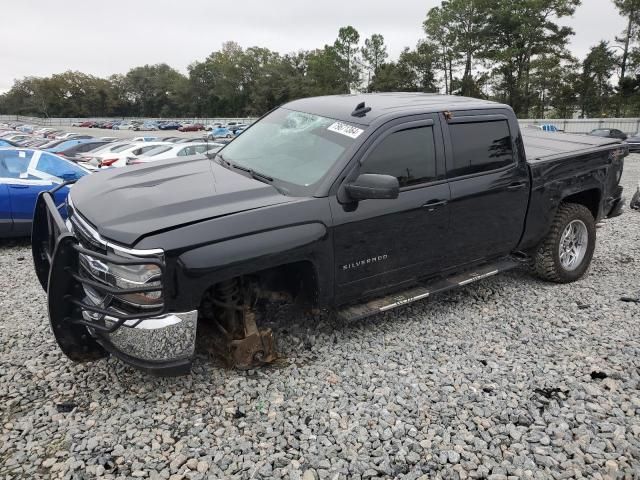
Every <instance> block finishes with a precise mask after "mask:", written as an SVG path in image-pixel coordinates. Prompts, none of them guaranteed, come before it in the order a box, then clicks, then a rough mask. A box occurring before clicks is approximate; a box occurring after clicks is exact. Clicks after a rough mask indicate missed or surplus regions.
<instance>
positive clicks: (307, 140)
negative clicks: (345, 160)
mask: <svg viewBox="0 0 640 480" xmlns="http://www.w3.org/2000/svg"><path fill="white" fill-rule="evenodd" d="M362 132H363V130H362V129H361V128H358V127H355V126H353V125H350V124H347V123H344V122H338V121H336V120H334V119H331V118H326V117H321V116H318V115H313V114H310V113H303V112H296V111H293V110H288V109H285V108H279V109H278V110H276V111H274V112H272V113H270V114H269V115H267V116H266V117H265V118H263V119H262V120H260V121H259V122H257V123H256V124H255V125H253V126H252V127H251V128H250V129H248V130H246V131H245V132H244V133H243V134H242V135H241V136H240V137H238V138H236V139H235V140H234V141H233V142H231V143H230V144H229V145H227V146H226V147H225V148H224V149H223V150H222V151H221V153H222V156H223V157H224V160H225V161H228V162H231V163H232V164H237V165H238V166H240V167H243V168H249V169H251V170H254V171H255V172H258V173H260V174H262V175H266V176H268V177H271V178H273V179H274V181H280V182H283V183H285V184H290V185H293V186H297V187H309V186H311V185H313V184H315V183H317V182H318V181H320V180H321V179H322V177H323V176H324V175H325V174H326V173H327V172H328V171H329V169H330V168H331V167H332V166H333V165H334V164H335V163H336V161H337V160H338V158H340V156H341V155H342V154H343V152H344V151H345V150H346V149H347V148H348V147H349V146H350V145H351V144H353V142H354V141H355V139H356V138H357V137H358V136H359V135H360V134H361V133H362Z"/></svg>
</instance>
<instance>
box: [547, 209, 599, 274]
mask: <svg viewBox="0 0 640 480" xmlns="http://www.w3.org/2000/svg"><path fill="white" fill-rule="evenodd" d="M595 246H596V226H595V221H594V218H593V215H592V214H591V212H590V211H589V209H588V208H586V207H585V206H584V205H578V204H575V203H563V204H561V205H560V207H558V211H557V212H556V216H555V218H554V219H553V222H552V224H551V229H550V230H549V233H548V234H547V236H546V237H545V239H544V240H543V241H542V243H540V245H539V246H538V249H537V250H536V253H535V256H534V271H535V273H536V274H537V275H538V276H539V277H541V278H542V279H544V280H549V281H551V282H557V283H569V282H574V281H576V280H578V279H579V278H581V277H582V276H583V275H584V274H585V273H586V271H587V270H588V269H589V265H590V264H591V259H592V258H593V251H594V249H595Z"/></svg>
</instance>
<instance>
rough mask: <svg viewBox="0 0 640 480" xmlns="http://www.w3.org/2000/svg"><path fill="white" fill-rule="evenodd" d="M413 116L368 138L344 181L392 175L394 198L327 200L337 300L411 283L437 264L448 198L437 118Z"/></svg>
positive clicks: (445, 230)
mask: <svg viewBox="0 0 640 480" xmlns="http://www.w3.org/2000/svg"><path fill="white" fill-rule="evenodd" d="M415 118H416V117H412V119H411V121H408V120H400V121H395V122H393V124H392V125H391V126H390V127H387V128H385V129H384V131H383V132H381V133H380V134H379V135H378V136H376V137H375V138H373V140H370V143H369V145H368V146H365V147H364V148H365V153H364V155H363V156H362V157H361V158H360V159H359V161H358V162H357V165H355V167H354V170H353V171H351V172H350V173H349V174H347V180H345V181H349V180H351V179H354V178H355V177H357V175H359V174H362V173H377V174H385V175H393V176H396V177H397V178H398V181H399V184H400V194H399V196H398V198H396V199H392V200H363V201H360V202H357V203H351V204H344V203H343V204H341V203H340V202H339V200H338V198H337V196H332V197H331V200H330V205H331V211H332V215H333V220H334V229H333V232H334V233H333V235H334V238H333V243H334V252H335V253H334V258H335V262H336V264H335V283H336V291H335V298H336V303H338V304H341V303H347V302H349V301H353V300H358V299H360V298H361V297H363V296H374V295H377V294H380V293H383V292H384V291H385V290H388V289H389V287H391V288H393V287H394V286H395V287H397V286H400V285H403V284H411V283H415V281H416V280H417V279H418V278H420V277H426V276H429V275H432V274H434V273H436V272H437V271H438V270H439V269H440V268H441V267H442V265H441V263H442V255H441V252H442V250H443V247H444V244H445V242H446V238H447V233H448V228H449V209H448V205H447V204H448V201H449V197H450V193H449V185H448V183H447V182H446V179H445V173H446V172H445V160H444V151H443V145H442V133H441V130H440V123H439V119H438V118H437V117H436V116H435V115H423V116H420V117H418V118H420V120H415ZM383 128H384V127H383Z"/></svg>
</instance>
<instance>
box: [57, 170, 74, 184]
mask: <svg viewBox="0 0 640 480" xmlns="http://www.w3.org/2000/svg"><path fill="white" fill-rule="evenodd" d="M60 178H61V179H62V180H64V181H65V182H72V181H74V180H78V175H77V174H75V173H74V172H64V173H63V174H62V175H60Z"/></svg>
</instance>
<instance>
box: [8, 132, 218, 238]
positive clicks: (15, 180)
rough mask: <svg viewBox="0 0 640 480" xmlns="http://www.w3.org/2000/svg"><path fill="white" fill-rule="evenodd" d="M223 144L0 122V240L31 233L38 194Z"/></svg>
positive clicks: (58, 196)
mask: <svg viewBox="0 0 640 480" xmlns="http://www.w3.org/2000/svg"><path fill="white" fill-rule="evenodd" d="M27 132H28V133H27ZM224 141H225V142H228V140H224ZM222 146H223V144H222V143H217V142H211V141H208V140H207V139H203V138H180V137H175V136H173V137H171V136H163V137H151V136H139V137H133V138H121V139H116V138H114V137H92V136H90V135H77V134H70V133H67V132H59V131H54V130H53V129H49V128H38V127H33V126H25V125H20V124H0V238H1V237H14V236H27V235H29V234H30V232H31V219H32V217H33V211H34V208H35V203H36V200H37V197H38V194H39V193H40V192H42V191H44V190H51V189H52V188H53V187H54V186H56V185H60V184H62V183H63V182H67V181H73V180H77V179H79V178H80V177H82V176H85V175H88V174H90V173H93V172H96V171H99V170H101V169H111V168H115V167H124V166H126V165H136V164H142V163H149V162H155V161H158V160H170V159H189V157H193V159H194V160H196V159H202V158H203V157H202V155H203V154H206V153H208V152H215V151H217V150H219V149H220V148H221V147H222ZM69 188H71V186H64V187H62V188H61V189H60V190H58V192H57V193H56V194H55V200H56V202H57V203H59V204H62V203H63V201H64V199H65V198H66V195H67V193H68V192H69ZM61 213H62V214H63V216H66V213H65V212H61Z"/></svg>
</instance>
